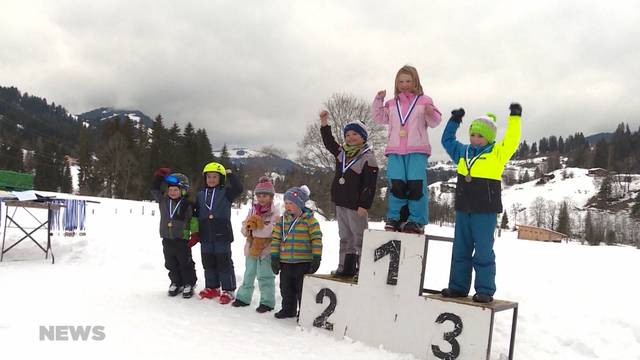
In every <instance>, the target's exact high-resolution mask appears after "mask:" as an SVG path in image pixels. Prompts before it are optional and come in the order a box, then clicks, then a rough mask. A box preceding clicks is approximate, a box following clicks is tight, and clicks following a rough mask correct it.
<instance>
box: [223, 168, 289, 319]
mask: <svg viewBox="0 0 640 360" xmlns="http://www.w3.org/2000/svg"><path fill="white" fill-rule="evenodd" d="M253 193H254V195H255V198H256V202H255V203H254V204H253V206H252V207H251V209H250V210H249V214H248V215H247V218H246V219H245V220H244V221H243V222H242V234H243V235H244V236H246V237H247V243H246V244H245V247H244V255H245V261H246V266H245V270H244V279H243V281H242V286H240V289H238V293H237V294H236V301H234V302H233V303H232V305H233V306H235V307H241V306H249V304H250V303H251V298H252V297H253V289H254V288H255V286H254V282H255V279H256V276H257V278H258V287H259V288H260V305H259V306H258V307H257V308H256V311H257V312H259V313H265V312H268V311H271V310H273V308H274V306H275V303H276V294H275V275H274V273H273V271H271V231H272V229H273V224H274V222H275V221H276V220H278V218H279V217H280V212H279V211H278V209H277V208H276V207H275V206H273V195H274V193H275V190H274V187H273V183H272V182H271V181H270V180H269V178H268V177H266V176H262V177H260V179H259V180H258V184H257V185H256V187H255V189H254V191H253Z"/></svg>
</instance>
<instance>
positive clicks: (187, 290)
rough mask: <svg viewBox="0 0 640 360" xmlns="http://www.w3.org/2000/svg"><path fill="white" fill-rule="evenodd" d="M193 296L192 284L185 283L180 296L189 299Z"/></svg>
mask: <svg viewBox="0 0 640 360" xmlns="http://www.w3.org/2000/svg"><path fill="white" fill-rule="evenodd" d="M192 296H193V285H185V286H184V288H183V289H182V297H183V298H185V299H190V298H191V297H192Z"/></svg>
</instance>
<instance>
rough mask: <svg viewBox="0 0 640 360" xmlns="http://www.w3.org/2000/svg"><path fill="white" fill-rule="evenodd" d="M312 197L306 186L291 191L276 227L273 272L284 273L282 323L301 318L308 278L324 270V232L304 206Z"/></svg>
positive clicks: (282, 276)
mask: <svg viewBox="0 0 640 360" xmlns="http://www.w3.org/2000/svg"><path fill="white" fill-rule="evenodd" d="M309 193H310V192H309V188H308V187H307V186H306V185H303V186H302V187H292V188H291V189H289V190H287V192H286V193H285V194H284V208H285V210H286V212H285V213H284V214H283V215H282V216H281V217H280V218H279V219H278V221H277V222H276V223H275V224H273V232H272V234H271V238H272V240H271V268H272V269H273V273H274V274H278V272H279V271H280V270H282V273H281V274H280V294H281V295H282V310H280V311H278V312H277V313H276V314H275V317H276V318H278V319H284V318H291V317H296V316H298V306H299V305H300V299H301V298H302V281H303V279H304V275H305V274H313V273H315V272H316V271H318V268H319V267H320V260H321V256H322V232H321V231H320V225H319V224H318V220H316V218H315V217H314V216H313V212H312V211H311V210H310V209H308V208H307V207H305V205H304V204H305V202H307V200H309Z"/></svg>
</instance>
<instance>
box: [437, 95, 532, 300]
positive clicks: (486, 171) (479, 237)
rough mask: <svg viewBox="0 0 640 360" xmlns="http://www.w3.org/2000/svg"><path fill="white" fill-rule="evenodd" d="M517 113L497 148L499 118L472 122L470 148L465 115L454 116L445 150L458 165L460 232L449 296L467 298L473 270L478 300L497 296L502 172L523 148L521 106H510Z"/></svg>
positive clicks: (444, 141) (444, 137)
mask: <svg viewBox="0 0 640 360" xmlns="http://www.w3.org/2000/svg"><path fill="white" fill-rule="evenodd" d="M509 110H510V111H511V114H510V116H509V124H508V125H507V131H506V133H505V135H504V139H503V140H502V141H501V142H499V143H496V142H494V140H495V137H496V125H495V121H496V117H495V115H493V114H487V116H481V117H479V118H477V119H475V120H473V121H472V122H471V126H470V128H469V135H470V138H469V142H470V144H469V145H463V144H461V143H460V142H458V141H457V140H456V131H457V130H458V127H459V126H460V123H461V122H462V117H463V116H464V110H463V109H458V110H453V111H452V112H451V119H450V120H449V123H448V124H447V127H446V128H445V130H444V133H443V134H442V146H444V148H445V149H446V150H447V153H448V154H449V156H451V159H453V161H454V163H457V164H458V183H457V185H456V195H455V199H456V200H455V201H456V204H455V207H456V229H455V236H454V241H453V252H452V254H451V272H450V274H449V287H448V288H446V289H444V290H442V295H443V296H445V297H465V296H467V294H468V293H469V288H470V287H471V268H472V266H473V269H475V271H476V279H475V284H474V287H475V290H476V294H475V295H474V296H473V301H475V302H481V303H488V302H491V301H493V294H494V293H495V292H496V282H495V278H496V261H495V260H496V256H495V254H494V252H493V231H494V229H495V228H496V221H497V214H500V213H502V199H501V191H502V190H501V182H502V171H503V170H504V166H505V164H506V163H507V161H508V160H509V159H510V158H511V156H512V155H513V154H514V153H515V151H516V149H517V148H518V144H519V143H520V116H521V115H522V107H521V106H520V105H519V104H516V103H514V104H511V106H509Z"/></svg>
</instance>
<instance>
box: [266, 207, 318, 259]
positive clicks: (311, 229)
mask: <svg viewBox="0 0 640 360" xmlns="http://www.w3.org/2000/svg"><path fill="white" fill-rule="evenodd" d="M296 219H297V221H296ZM294 221H295V224H294V225H293V227H292V224H293V223H294ZM271 256H279V257H280V262H284V263H303V262H311V260H312V259H313V257H320V256H322V232H321V231H320V225H319V224H318V220H316V218H315V217H314V216H313V211H311V210H309V209H307V208H305V209H304V210H303V211H302V214H301V215H300V216H299V217H294V216H292V215H290V214H288V213H285V214H283V215H282V216H280V218H279V219H278V221H276V223H275V224H273V232H272V234H271Z"/></svg>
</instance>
